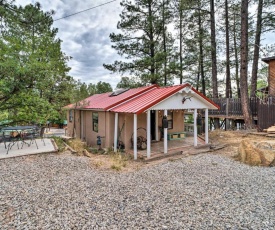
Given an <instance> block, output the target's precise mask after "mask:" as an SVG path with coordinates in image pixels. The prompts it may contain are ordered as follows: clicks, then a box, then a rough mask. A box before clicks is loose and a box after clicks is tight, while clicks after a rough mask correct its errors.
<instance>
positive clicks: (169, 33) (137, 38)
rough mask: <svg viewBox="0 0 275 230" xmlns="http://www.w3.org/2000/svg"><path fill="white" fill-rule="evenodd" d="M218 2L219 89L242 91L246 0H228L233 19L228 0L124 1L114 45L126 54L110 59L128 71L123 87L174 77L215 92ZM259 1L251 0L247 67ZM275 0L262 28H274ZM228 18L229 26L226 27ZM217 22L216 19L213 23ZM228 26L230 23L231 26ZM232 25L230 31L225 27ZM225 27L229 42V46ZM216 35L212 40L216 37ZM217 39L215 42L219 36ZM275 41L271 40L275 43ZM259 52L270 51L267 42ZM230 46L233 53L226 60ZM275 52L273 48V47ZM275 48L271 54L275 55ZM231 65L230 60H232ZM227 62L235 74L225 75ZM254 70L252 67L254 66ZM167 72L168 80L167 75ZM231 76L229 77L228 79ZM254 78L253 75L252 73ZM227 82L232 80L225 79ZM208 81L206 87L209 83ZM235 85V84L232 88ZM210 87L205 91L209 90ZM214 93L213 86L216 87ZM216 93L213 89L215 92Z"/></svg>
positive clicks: (116, 69)
mask: <svg viewBox="0 0 275 230" xmlns="http://www.w3.org/2000/svg"><path fill="white" fill-rule="evenodd" d="M211 2H212V3H213V2H214V4H215V7H214V9H215V19H216V21H215V22H214V24H215V25H216V30H215V32H216V43H217V44H216V45H217V49H216V55H217V73H218V77H219V79H218V81H217V85H218V90H219V94H220V95H225V91H224V90H225V89H227V91H232V92H230V94H229V95H230V96H233V97H234V96H237V97H240V91H241V90H245V89H241V88H240V44H241V15H242V14H241V1H240V0H227V1H226V2H227V6H228V9H227V11H228V14H227V17H228V20H227V21H226V20H225V16H226V9H225V1H224V0H217V1H213V0H211V1H209V0H198V1H188V0H161V1H156V0H133V1H126V0H124V1H122V3H121V6H122V7H123V10H122V12H121V15H120V21H119V22H118V29H119V30H120V33H118V34H115V33H112V34H110V39H111V42H112V43H113V46H112V47H113V48H114V49H115V50H116V51H117V52H118V54H119V55H121V56H123V57H124V58H125V59H124V60H122V61H121V60H118V61H115V62H114V63H113V64H105V65H104V67H105V68H107V69H108V70H110V71H112V72H119V73H129V74H130V75H131V77H122V78H121V81H120V82H119V84H118V87H122V88H123V87H124V88H126V87H130V88H131V87H135V86H138V85H139V84H140V85H145V84H147V83H158V84H160V85H166V84H167V85H169V84H173V79H172V78H173V77H175V78H179V80H180V82H181V83H182V82H189V83H191V84H192V85H193V86H194V87H195V88H197V89H198V90H199V91H201V92H203V93H205V94H206V95H209V96H211V94H212V89H213V86H215V84H214V82H213V73H212V69H213V64H212V63H213V44H212V43H213V38H212V39H211V34H212V32H211V33H210V31H211V27H212V26H211V19H212V17H211V7H210V6H211V4H210V3H211ZM259 4H260V1H259V0H254V1H249V15H248V40H247V43H248V44H247V45H248V60H247V61H248V67H249V69H251V68H252V65H251V64H252V59H253V58H252V57H253V53H254V49H255V46H254V43H255V41H254V40H255V33H256V21H257V14H256V13H255V9H257V7H258V6H259ZM274 6H275V5H274V0H269V1H264V5H263V15H262V18H263V20H262V24H263V25H262V26H263V30H262V34H264V33H266V32H271V31H272V32H274V31H275V28H274V25H275V23H274V18H275V13H274V12H275V11H274ZM226 23H228V27H226ZM212 25H213V24H212ZM171 28H172V29H171ZM226 28H227V29H226ZM226 30H228V31H226ZM226 32H228V33H227V34H228V37H227V38H228V39H229V43H227V44H229V45H227V47H226V36H225V35H226ZM211 41H212V43H211ZM214 43H215V42H214ZM270 45H271V44H270ZM259 46H260V56H259V57H258V61H260V62H261V60H260V59H261V57H262V56H263V55H265V53H267V52H265V51H264V45H262V44H259ZM226 49H227V51H228V58H227V60H225V54H226ZM272 53H273V52H272ZM272 53H270V55H268V56H272ZM227 65H228V66H227ZM226 67H227V68H228V69H227V71H228V72H229V73H230V76H229V75H227V76H226V78H225V77H224V76H225V70H226ZM249 72H251V71H250V70H249ZM165 77H168V81H167V83H166V84H165V83H164V82H165V80H164V78H165ZM226 79H227V81H225V80H226ZM248 82H251V79H248ZM225 83H227V86H226V84H225ZM229 83H231V86H230V85H229ZM204 87H205V89H204ZM231 88H232V90H231ZM204 90H205V92H204ZM213 93H214V92H213ZM212 96H213V94H212Z"/></svg>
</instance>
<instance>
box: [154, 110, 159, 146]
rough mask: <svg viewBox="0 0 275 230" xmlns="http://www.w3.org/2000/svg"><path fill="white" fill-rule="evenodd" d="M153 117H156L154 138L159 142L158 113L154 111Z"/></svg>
mask: <svg viewBox="0 0 275 230" xmlns="http://www.w3.org/2000/svg"><path fill="white" fill-rule="evenodd" d="M155 116H156V119H155V120H156V126H155V133H156V134H155V137H156V141H158V140H159V111H158V110H155Z"/></svg>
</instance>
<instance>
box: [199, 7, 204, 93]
mask: <svg viewBox="0 0 275 230" xmlns="http://www.w3.org/2000/svg"><path fill="white" fill-rule="evenodd" d="M202 33H203V32H202V22H201V12H199V46H200V55H199V59H200V60H199V66H200V75H201V85H202V94H203V95H205V76H204V63H203V41H202ZM198 83H199V82H198Z"/></svg>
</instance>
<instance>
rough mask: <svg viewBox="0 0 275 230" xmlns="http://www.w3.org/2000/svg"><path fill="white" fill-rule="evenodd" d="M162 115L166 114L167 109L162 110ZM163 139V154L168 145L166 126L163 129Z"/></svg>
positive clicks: (166, 150)
mask: <svg viewBox="0 0 275 230" xmlns="http://www.w3.org/2000/svg"><path fill="white" fill-rule="evenodd" d="M163 115H164V116H167V109H165V110H164V114H163ZM163 131H164V132H163V139H164V154H166V153H167V152H168V145H167V128H164V129H163Z"/></svg>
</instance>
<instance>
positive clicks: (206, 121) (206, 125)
mask: <svg viewBox="0 0 275 230" xmlns="http://www.w3.org/2000/svg"><path fill="white" fill-rule="evenodd" d="M204 114H205V121H204V123H205V127H204V129H205V137H204V138H205V144H208V142H209V141H208V109H205V111H204Z"/></svg>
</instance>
